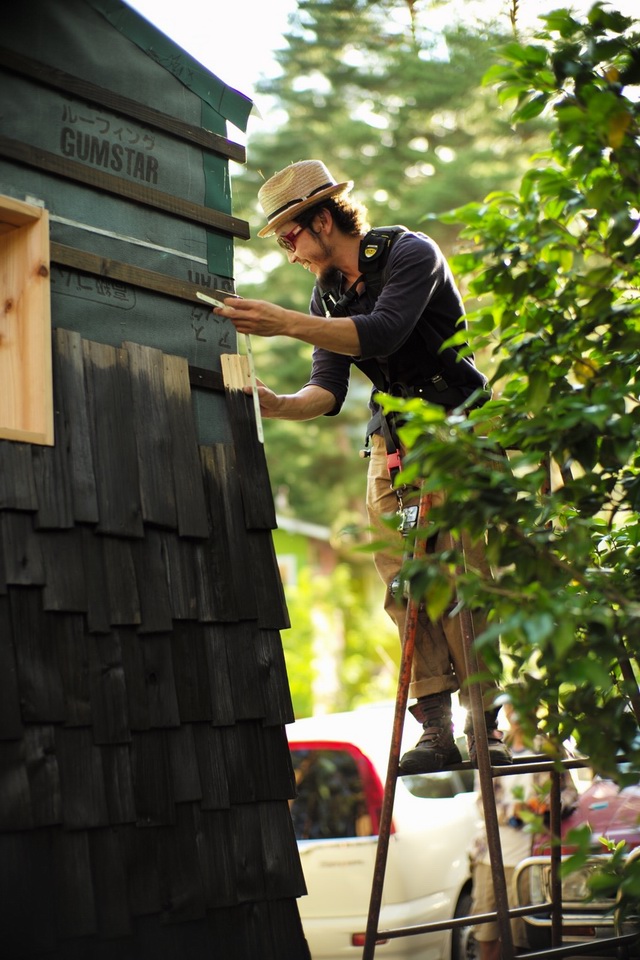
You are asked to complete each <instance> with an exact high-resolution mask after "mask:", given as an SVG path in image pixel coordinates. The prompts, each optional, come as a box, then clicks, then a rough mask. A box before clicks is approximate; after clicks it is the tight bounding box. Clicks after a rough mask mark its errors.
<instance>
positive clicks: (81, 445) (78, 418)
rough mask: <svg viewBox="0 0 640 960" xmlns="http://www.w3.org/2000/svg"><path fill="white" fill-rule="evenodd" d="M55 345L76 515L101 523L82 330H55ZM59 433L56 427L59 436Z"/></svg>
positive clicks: (55, 367) (55, 371)
mask: <svg viewBox="0 0 640 960" xmlns="http://www.w3.org/2000/svg"><path fill="white" fill-rule="evenodd" d="M53 345H54V350H53V376H54V382H55V383H56V384H57V389H58V396H59V399H60V403H61V411H62V417H63V420H64V432H63V434H62V436H63V437H65V438H66V442H67V443H68V447H69V449H68V453H67V457H68V461H69V472H70V482H71V489H72V497H73V512H74V517H75V519H76V521H78V522H80V523H97V522H98V519H99V516H98V500H97V494H96V479H95V472H94V464H93V446H92V429H91V428H90V418H89V411H88V408H87V394H86V391H85V378H84V361H83V348H82V338H81V336H80V334H79V333H75V332H72V331H70V330H61V329H57V330H55V331H54V337H53ZM58 436H59V435H58V432H57V428H56V438H57V437H58ZM59 442H60V441H59V440H57V443H59Z"/></svg>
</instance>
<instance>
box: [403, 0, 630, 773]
mask: <svg viewBox="0 0 640 960" xmlns="http://www.w3.org/2000/svg"><path fill="white" fill-rule="evenodd" d="M542 19H543V20H545V22H546V29H545V30H544V32H541V33H540V34H539V35H538V37H536V42H532V43H530V44H520V43H516V42H512V43H510V44H509V45H508V46H507V47H506V48H505V51H504V60H503V62H502V63H500V64H498V65H495V66H494V67H492V69H491V70H490V71H489V72H488V74H487V76H486V84H487V86H495V88H496V90H497V95H498V98H499V100H500V101H502V102H510V101H511V100H514V99H515V108H514V110H513V113H512V119H513V122H514V123H516V124H520V123H522V122H525V121H528V120H529V119H530V118H531V117H533V116H538V115H540V114H541V113H544V115H545V116H546V117H547V118H548V120H549V121H550V122H551V124H552V129H551V144H550V148H549V149H548V150H546V151H544V152H540V153H539V154H537V155H536V156H535V157H534V158H533V159H532V161H531V165H530V168H529V169H528V171H527V172H526V173H525V175H524V176H523V177H522V180H521V183H520V186H519V189H518V190H515V191H500V192H493V193H491V194H489V195H488V196H487V198H486V199H485V200H484V201H483V202H480V203H471V204H466V205H465V206H463V207H461V208H459V209H458V210H456V211H454V213H453V214H451V215H450V217H448V218H447V219H450V220H451V222H462V223H464V225H465V226H464V229H463V234H462V235H463V238H464V239H465V240H466V245H465V249H464V251H462V252H461V253H460V255H459V256H458V257H457V258H456V259H455V261H454V269H456V270H457V272H458V274H460V273H461V272H463V273H466V274H467V275H469V277H470V290H471V292H472V293H473V295H474V296H475V297H476V298H477V309H476V310H475V311H474V312H473V314H472V315H471V316H470V318H469V320H470V329H471V342H472V347H473V348H474V349H475V350H476V351H477V350H481V349H484V350H486V349H490V350H491V351H492V352H493V370H494V373H493V385H494V388H495V399H494V400H492V401H490V402H489V403H488V404H486V405H485V406H484V407H483V408H482V409H480V410H476V411H473V412H471V413H470V415H469V416H468V417H466V416H465V415H464V414H461V413H460V412H458V413H454V414H452V415H450V416H445V415H444V414H439V413H438V412H437V411H436V412H434V411H433V410H425V409H424V407H423V406H422V405H421V404H419V403H416V402H413V403H412V402H409V403H408V404H405V405H404V406H403V405H402V404H400V405H398V404H394V405H395V406H403V409H404V415H405V417H406V421H407V422H406V426H405V428H404V436H405V439H406V441H407V443H408V444H410V446H411V448H412V449H411V454H410V456H409V457H408V458H407V462H406V473H407V477H408V478H411V477H412V476H413V477H415V476H418V475H420V476H423V477H427V478H428V480H427V482H426V486H427V488H431V489H446V490H447V491H448V494H449V495H448V499H447V501H446V503H445V504H444V505H443V507H442V508H440V509H438V510H434V511H433V512H432V515H431V523H432V525H433V526H434V527H440V528H442V529H445V530H449V531H451V534H452V538H453V539H452V549H451V550H450V551H448V552H446V553H443V554H441V555H440V556H439V557H438V558H437V559H438V560H439V563H436V564H434V565H433V566H429V567H425V566H424V564H423V565H422V568H415V567H414V568H413V569H412V570H409V571H408V573H409V576H410V578H411V581H412V584H413V589H414V590H415V591H417V592H419V593H422V594H424V595H426V597H427V601H428V598H429V593H430V591H431V590H432V589H435V588H436V586H437V589H438V590H440V591H441V590H442V579H443V577H444V578H445V579H446V581H447V582H448V584H449V594H450V596H453V594H454V592H455V590H456V589H458V591H459V595H460V599H461V600H462V601H463V602H464V603H466V604H468V605H469V606H483V607H484V608H485V609H489V610H491V615H490V625H489V628H488V630H487V631H486V632H485V633H484V634H483V635H481V636H480V637H478V638H477V643H478V645H479V647H480V648H481V649H482V651H483V652H484V653H485V655H486V660H487V666H488V669H489V670H490V671H491V672H492V673H493V674H494V676H495V677H496V678H497V679H498V680H499V681H502V682H505V681H506V682H507V685H508V683H509V682H510V681H511V680H515V679H526V681H527V682H526V683H525V684H518V685H517V686H515V685H514V688H513V692H512V696H513V699H514V702H516V703H517V704H518V706H519V713H520V715H521V717H523V719H524V720H525V721H526V720H527V719H528V720H529V723H530V726H531V727H533V724H534V723H535V722H536V720H535V718H536V715H538V717H541V718H542V726H543V728H545V729H546V732H547V733H548V734H549V735H550V736H551V737H552V738H555V739H556V740H557V741H562V740H565V739H566V738H567V737H574V738H575V739H576V742H577V744H578V746H579V748H580V749H581V750H582V751H583V752H584V753H585V754H587V755H588V756H589V757H590V758H591V761H592V764H593V766H594V768H595V769H596V770H597V771H598V772H600V773H603V774H606V775H609V776H612V777H614V778H616V779H617V780H618V782H620V783H625V782H629V781H630V780H636V779H637V772H633V770H632V772H629V771H628V768H627V767H625V768H624V770H625V772H623V770H622V768H621V767H619V766H618V764H617V762H616V754H626V755H627V756H628V757H629V758H630V759H631V760H632V761H633V764H632V767H633V766H635V770H636V771H637V763H638V761H640V738H639V737H638V722H637V714H638V712H639V710H640V697H639V696H638V686H637V680H636V673H635V671H636V669H637V668H636V664H635V659H634V658H635V656H636V654H637V650H638V628H639V617H640V602H639V588H640V565H639V560H640V449H639V441H640V415H639V409H638V366H639V359H640V296H639V291H638V281H639V279H640V257H639V254H640V213H639V210H638V198H639V196H640V130H639V126H638V118H639V113H640V106H639V103H638V97H637V90H634V86H633V85H635V84H637V83H638V82H639V81H640V53H639V49H640V47H639V44H638V40H639V37H638V31H637V22H633V21H631V20H630V19H628V18H625V17H623V16H622V15H621V14H620V13H617V12H611V11H607V10H605V9H604V8H603V7H602V6H601V5H599V4H596V5H595V6H594V7H593V8H592V9H591V11H590V13H589V14H588V16H587V17H586V19H585V20H584V22H580V21H578V20H577V19H575V18H574V17H572V16H571V15H570V14H569V13H568V12H567V11H555V12H554V13H552V14H550V15H549V16H547V17H544V18H542ZM388 405H389V406H391V402H389V404H388ZM504 451H507V454H506V455H505V453H504ZM463 529H466V530H469V531H470V532H471V533H472V534H473V535H474V536H476V537H479V536H482V534H483V531H484V530H486V531H488V547H489V554H490V559H491V561H492V564H493V566H494V568H495V570H496V571H497V576H496V579H494V580H483V578H482V577H481V576H480V574H479V573H478V572H477V571H473V570H469V571H467V572H466V573H465V574H464V576H461V577H460V578H459V582H458V586H457V588H456V585H455V580H456V570H457V569H458V565H459V563H460V561H461V557H460V552H459V550H457V549H456V544H457V543H459V533H460V531H461V530H463ZM498 637H500V642H501V645H502V651H503V657H502V659H499V658H498V657H497V656H492V654H491V651H492V648H493V647H492V645H493V643H494V642H495V640H496V639H497V638H498ZM630 658H631V659H630ZM632 708H635V712H636V713H635V715H634V710H633V709H632ZM596 718H597V721H596V722H594V720H595V719H596ZM531 732H532V730H531Z"/></svg>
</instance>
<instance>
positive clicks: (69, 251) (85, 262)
mask: <svg viewBox="0 0 640 960" xmlns="http://www.w3.org/2000/svg"><path fill="white" fill-rule="evenodd" d="M51 262H52V263H56V264H59V265H60V266H64V267H71V268H72V269H74V270H80V271H82V272H83V273H93V274H95V275H96V276H97V277H107V278H109V279H111V280H120V281H122V283H128V284H130V285H131V286H134V287H141V288H142V289H144V290H152V291H153V292H154V293H163V294H166V296H168V297H176V298H177V299H180V300H189V301H191V302H192V303H197V304H199V305H200V307H202V301H201V300H199V299H198V297H197V292H198V291H199V290H200V291H201V290H202V285H201V284H197V283H190V282H189V281H187V280H180V279H178V278H177V277H172V276H170V275H169V274H167V273H158V272H157V271H156V270H147V269H146V268H145V267H137V266H134V265H133V264H131V263H125V262H124V261H123V260H113V259H112V258H110V257H103V256H101V255H100V254H98V253H90V252H89V251H88V250H79V249H78V248H76V247H69V246H66V245H65V244H62V243H52V244H51ZM192 369H193V370H194V371H195V375H198V374H199V372H200V368H199V367H194V368H192ZM211 373H213V371H208V370H203V371H202V374H211ZM203 379H204V377H203ZM195 386H204V387H208V388H209V389H215V390H223V389H224V385H223V383H222V377H221V375H220V374H216V376H215V377H213V379H212V382H211V383H209V382H208V381H207V382H203V383H201V384H200V383H196V384H195Z"/></svg>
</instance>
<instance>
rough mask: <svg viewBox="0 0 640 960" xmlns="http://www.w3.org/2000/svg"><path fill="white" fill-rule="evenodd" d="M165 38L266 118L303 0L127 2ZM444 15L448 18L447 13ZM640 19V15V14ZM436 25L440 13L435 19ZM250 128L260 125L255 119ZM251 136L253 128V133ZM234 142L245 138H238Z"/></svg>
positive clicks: (555, 0) (587, 3)
mask: <svg viewBox="0 0 640 960" xmlns="http://www.w3.org/2000/svg"><path fill="white" fill-rule="evenodd" d="M125 2H126V3H127V4H128V5H129V6H130V7H133V8H134V10H137V11H138V13H140V14H142V16H143V17H145V18H146V19H147V20H149V21H151V23H153V24H155V26H156V27H158V28H159V29H160V30H162V32H163V33H165V34H166V35H167V36H168V37H170V38H171V39H172V40H173V41H175V43H177V44H178V45H179V46H181V47H182V48H183V49H184V50H186V51H187V53H190V54H191V56H192V57H195V59H196V60H198V61H199V62H200V63H202V64H203V66H205V67H206V68H207V70H210V71H211V73H214V74H215V75H216V76H217V77H219V79H220V80H222V81H223V82H224V83H226V84H228V85H229V86H231V87H235V89H236V90H239V91H240V92H241V93H244V94H246V96H248V97H250V98H251V99H252V100H253V101H254V102H255V103H256V106H257V108H258V110H259V112H260V113H261V114H262V116H263V117H265V116H266V114H267V113H268V108H269V105H268V104H266V103H263V104H261V100H260V97H257V96H256V94H255V84H256V81H257V80H258V79H259V78H260V76H262V75H265V74H266V75H273V74H274V73H275V72H277V67H276V66H275V61H274V57H273V51H274V50H276V49H278V48H283V47H284V46H285V45H286V44H285V41H284V40H283V34H284V33H285V32H286V30H287V20H288V16H289V14H291V13H294V12H295V10H296V8H297V0H125ZM512 2H513V0H489V6H490V7H491V9H492V11H493V13H494V14H498V15H504V16H505V25H508V20H507V11H508V10H509V8H510V6H511V3H512ZM593 2H594V0H520V2H519V5H518V17H519V21H520V23H521V24H523V25H527V23H528V24H529V25H531V24H535V26H536V27H538V26H541V24H540V22H539V21H538V16H539V15H540V14H541V13H543V12H547V11H549V10H552V9H555V8H557V7H564V6H569V7H573V8H574V9H577V10H582V11H585V10H588V9H590V7H591V6H592V4H593ZM456 3H457V4H458V5H460V6H461V8H462V9H466V11H467V13H468V14H469V13H471V12H472V11H475V13H476V14H477V13H478V11H480V14H481V15H482V13H483V12H484V15H485V16H486V6H485V7H484V11H483V5H484V4H487V0H452V4H453V5H454V6H455V5H456ZM636 3H637V0H610V2H609V4H608V5H609V6H611V7H613V8H614V9H618V10H621V11H623V12H624V13H626V14H628V15H630V16H633V15H634V10H635V6H636ZM443 15H444V14H443ZM635 15H637V14H635ZM430 17H431V20H432V22H433V25H434V26H436V25H437V24H436V14H435V12H433V11H432V13H431V14H430ZM249 122H250V125H251V124H253V123H256V122H259V121H255V120H253V119H252V120H250V121H249ZM249 132H251V126H250V129H249ZM233 136H234V139H242V137H237V136H235V131H234V135H233Z"/></svg>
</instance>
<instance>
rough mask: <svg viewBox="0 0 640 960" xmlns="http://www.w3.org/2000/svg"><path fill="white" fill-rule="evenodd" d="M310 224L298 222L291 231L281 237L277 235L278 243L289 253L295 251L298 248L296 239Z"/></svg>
mask: <svg viewBox="0 0 640 960" xmlns="http://www.w3.org/2000/svg"><path fill="white" fill-rule="evenodd" d="M307 226H308V224H306V223H302V224H300V223H299V224H298V225H297V226H295V227H294V228H293V230H290V231H289V233H284V234H283V235H282V236H281V237H277V238H276V239H277V241H278V244H279V245H280V246H281V247H282V249H283V250H287V251H288V252H289V253H293V252H294V250H295V249H296V239H297V237H298V236H299V235H300V234H301V233H302V231H303V230H306V229H307Z"/></svg>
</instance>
